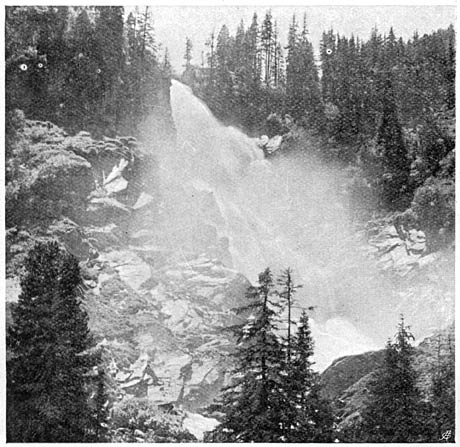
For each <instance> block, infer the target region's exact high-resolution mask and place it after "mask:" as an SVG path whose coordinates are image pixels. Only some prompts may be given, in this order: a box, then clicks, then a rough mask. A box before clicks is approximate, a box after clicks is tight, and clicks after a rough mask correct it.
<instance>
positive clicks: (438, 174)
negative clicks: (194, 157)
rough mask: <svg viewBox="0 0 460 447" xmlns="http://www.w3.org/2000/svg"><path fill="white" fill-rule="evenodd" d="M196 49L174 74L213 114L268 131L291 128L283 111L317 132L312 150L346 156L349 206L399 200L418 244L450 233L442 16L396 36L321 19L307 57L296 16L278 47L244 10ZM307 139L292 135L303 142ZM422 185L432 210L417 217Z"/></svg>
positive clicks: (447, 67)
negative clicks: (196, 61) (435, 24)
mask: <svg viewBox="0 0 460 447" xmlns="http://www.w3.org/2000/svg"><path fill="white" fill-rule="evenodd" d="M208 48H209V51H208V54H207V64H206V65H205V66H203V67H191V66H190V65H189V66H188V69H187V76H186V77H184V80H185V81H186V82H188V83H189V84H191V85H192V86H193V88H194V90H195V92H197V94H199V95H200V96H201V97H203V98H204V99H205V100H206V102H207V103H208V104H209V106H210V107H211V109H212V110H213V112H214V113H215V114H216V115H217V116H218V117H219V118H220V119H222V120H224V121H225V122H229V123H232V124H237V125H240V126H241V127H243V128H244V129H245V130H247V131H249V132H250V133H255V134H259V135H260V134H261V133H266V134H267V135H268V136H272V135H275V134H276V133H283V132H287V131H288V130H289V128H291V132H290V133H291V134H292V133H293V129H295V128H293V126H292V120H294V122H295V123H296V124H297V126H302V127H303V128H305V129H307V131H308V133H309V134H310V135H314V136H315V138H317V137H318V136H319V137H320V138H321V139H322V147H323V151H322V154H321V156H323V157H324V158H326V159H327V160H329V161H330V160H331V159H332V160H336V161H339V162H341V163H344V164H345V165H347V166H349V167H350V184H349V190H350V192H351V193H352V200H353V201H354V202H355V206H357V207H360V208H361V209H362V210H363V211H365V212H367V211H368V212H370V213H372V212H374V211H375V210H376V209H380V210H381V209H384V210H388V211H392V212H394V211H397V212H401V211H404V210H405V209H407V208H408V207H411V210H412V211H413V216H414V222H415V225H416V226H417V227H418V228H421V229H423V230H424V231H425V232H426V233H427V234H428V238H429V239H430V240H429V245H430V247H433V248H434V247H435V246H438V245H439V243H443V242H445V241H446V240H451V239H452V232H453V218H452V216H453V213H454V207H453V201H452V197H453V187H451V186H448V185H449V184H452V182H453V178H454V171H455V165H454V146H455V31H454V28H453V26H450V27H449V28H448V29H444V30H438V31H436V32H433V33H431V34H429V35H428V34H425V35H423V36H419V35H418V33H414V35H413V37H412V38H411V39H409V40H407V41H405V40H404V39H403V38H397V36H396V35H395V33H394V31H393V29H390V30H389V32H388V34H386V35H382V34H380V33H379V32H378V30H377V29H374V30H372V33H371V35H370V37H369V38H368V39H367V40H365V39H362V38H357V37H354V36H351V37H345V36H340V35H338V34H336V33H335V32H334V31H333V30H332V29H331V30H329V31H327V32H324V33H323V36H322V40H321V44H320V48H319V53H320V61H317V60H315V55H314V49H313V46H312V43H311V42H310V40H309V36H308V27H307V20H306V17H304V20H303V25H302V26H301V27H299V24H298V22H297V20H296V17H295V16H294V17H293V20H292V22H291V25H290V28H289V33H288V42H287V46H286V48H285V50H286V51H283V48H282V46H281V44H280V42H279V33H278V30H277V25H276V20H275V19H274V18H273V16H272V14H271V12H270V11H268V12H267V13H266V15H265V17H264V19H263V21H262V23H259V21H258V18H257V16H256V15H254V17H253V20H252V23H251V24H250V26H249V27H248V28H245V26H244V24H243V23H241V24H240V25H239V26H238V29H237V31H236V34H235V36H232V35H231V34H230V32H229V30H228V28H227V26H225V25H224V26H223V27H222V29H221V30H220V32H219V34H218V36H217V37H216V36H215V35H214V34H212V35H211V36H210V38H209V41H208ZM276 122H277V123H278V124H277V125H276V126H275V127H273V125H272V124H273V123H276ZM286 123H291V125H287V126H286V125H285V124H286ZM291 136H292V135H291ZM310 146H311V144H309V142H308V141H305V142H304V147H305V149H304V150H308V148H309V147H310ZM440 179H442V180H440ZM441 184H442V185H444V186H441ZM432 185H436V186H434V187H433V186H432ZM434 191H435V192H434ZM430 194H431V195H433V194H434V195H436V199H435V202H436V201H439V202H442V212H441V213H440V216H439V218H438V219H433V218H431V217H430V218H429V219H428V220H426V218H425V217H426V215H427V214H430V213H431V210H432V209H433V206H432V205H431V203H432V202H433V200H431V199H429V198H428V196H429V195H430ZM413 201H414V203H412V202H413ZM440 234H441V236H440ZM446 235H447V237H446Z"/></svg>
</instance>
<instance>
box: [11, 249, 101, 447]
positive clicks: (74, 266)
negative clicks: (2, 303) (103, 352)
mask: <svg viewBox="0 0 460 447" xmlns="http://www.w3.org/2000/svg"><path fill="white" fill-rule="evenodd" d="M24 268H25V273H24V275H23V277H22V279H21V289H22V291H21V294H20V296H19V301H18V303H17V305H16V307H15V308H14V310H13V325H12V327H11V328H10V329H9V331H8V335H7V345H8V348H9V350H10V351H11V358H10V359H9V360H8V362H7V439H8V441H9V442H82V441H84V440H85V435H86V432H87V429H88V427H89V424H90V423H89V417H90V407H89V403H88V397H89V396H88V395H87V389H86V386H85V384H86V381H87V375H88V373H89V370H90V369H91V367H92V366H93V365H94V363H95V360H96V359H95V358H93V357H92V356H91V355H90V354H89V351H88V350H89V348H91V346H92V338H91V336H90V334H89V330H88V317H87V315H86V312H85V311H84V310H83V309H82V307H81V293H80V285H81V276H80V270H79V267H78V262H77V260H76V259H75V257H73V256H72V255H70V254H67V253H65V252H63V251H62V250H61V249H60V248H59V246H58V244H57V243H56V242H49V243H38V244H37V245H36V246H35V247H34V248H33V249H32V250H31V251H30V252H29V255H28V257H27V259H26V261H25V265H24Z"/></svg>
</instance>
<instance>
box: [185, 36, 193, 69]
mask: <svg viewBox="0 0 460 447" xmlns="http://www.w3.org/2000/svg"><path fill="white" fill-rule="evenodd" d="M192 49H193V44H192V41H191V40H190V39H189V38H188V37H186V38H185V53H184V60H185V71H188V70H190V68H191V66H192Z"/></svg>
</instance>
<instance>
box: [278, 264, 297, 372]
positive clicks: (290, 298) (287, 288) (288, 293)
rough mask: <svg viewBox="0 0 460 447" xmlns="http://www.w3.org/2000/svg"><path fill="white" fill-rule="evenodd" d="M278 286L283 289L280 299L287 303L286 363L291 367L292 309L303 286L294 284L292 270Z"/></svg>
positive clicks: (285, 273)
mask: <svg viewBox="0 0 460 447" xmlns="http://www.w3.org/2000/svg"><path fill="white" fill-rule="evenodd" d="M278 284H279V285H280V286H281V287H282V290H281V292H280V298H281V299H282V300H283V301H285V303H286V306H287V337H286V361H287V364H288V365H289V364H290V362H291V347H292V339H291V326H292V323H293V321H292V309H293V306H294V295H295V293H296V291H297V289H300V288H301V287H302V286H301V285H296V284H294V281H293V279H292V269H291V268H287V269H286V270H285V271H284V272H282V274H281V276H280V277H279V278H278Z"/></svg>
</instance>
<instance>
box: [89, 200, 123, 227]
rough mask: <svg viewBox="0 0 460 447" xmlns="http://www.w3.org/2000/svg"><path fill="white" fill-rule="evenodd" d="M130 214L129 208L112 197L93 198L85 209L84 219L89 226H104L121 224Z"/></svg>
mask: <svg viewBox="0 0 460 447" xmlns="http://www.w3.org/2000/svg"><path fill="white" fill-rule="evenodd" d="M130 214H131V210H130V208H128V207H127V206H126V205H124V204H123V203H121V202H119V201H118V200H117V199H114V198H113V197H94V198H92V199H91V200H90V202H89V205H88V208H87V209H86V213H85V219H86V221H87V222H88V223H89V224H93V225H95V224H96V225H101V226H104V225H108V224H111V223H120V222H123V221H125V220H126V219H127V218H128V217H129V216H130Z"/></svg>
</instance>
